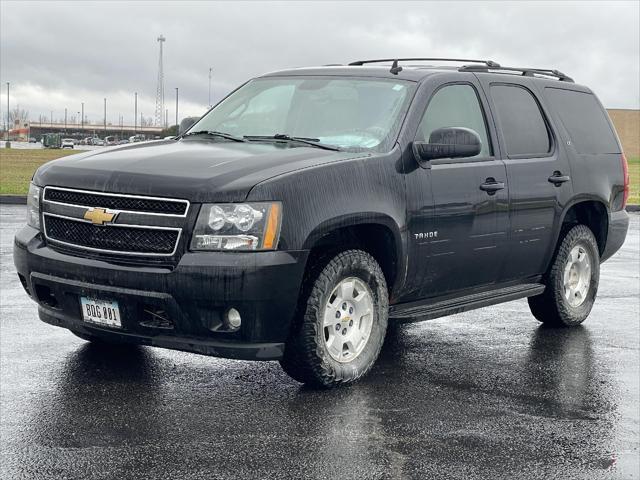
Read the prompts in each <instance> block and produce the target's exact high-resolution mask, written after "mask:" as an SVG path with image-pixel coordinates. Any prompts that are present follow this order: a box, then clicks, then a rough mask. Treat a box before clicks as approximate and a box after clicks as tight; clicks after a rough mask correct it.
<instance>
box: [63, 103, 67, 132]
mask: <svg viewBox="0 0 640 480" xmlns="http://www.w3.org/2000/svg"><path fill="white" fill-rule="evenodd" d="M64 133H67V107H64Z"/></svg>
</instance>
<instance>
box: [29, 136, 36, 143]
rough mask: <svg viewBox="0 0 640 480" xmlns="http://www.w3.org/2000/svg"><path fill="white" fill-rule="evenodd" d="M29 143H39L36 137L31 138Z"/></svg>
mask: <svg viewBox="0 0 640 480" xmlns="http://www.w3.org/2000/svg"><path fill="white" fill-rule="evenodd" d="M29 143H37V140H36V138H35V137H29Z"/></svg>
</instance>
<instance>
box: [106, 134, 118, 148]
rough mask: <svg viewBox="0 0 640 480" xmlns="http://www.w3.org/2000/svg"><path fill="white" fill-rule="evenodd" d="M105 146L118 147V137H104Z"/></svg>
mask: <svg viewBox="0 0 640 480" xmlns="http://www.w3.org/2000/svg"><path fill="white" fill-rule="evenodd" d="M104 144H105V145H107V146H108V145H117V144H118V141H117V140H116V137H114V136H112V135H110V136H108V137H104Z"/></svg>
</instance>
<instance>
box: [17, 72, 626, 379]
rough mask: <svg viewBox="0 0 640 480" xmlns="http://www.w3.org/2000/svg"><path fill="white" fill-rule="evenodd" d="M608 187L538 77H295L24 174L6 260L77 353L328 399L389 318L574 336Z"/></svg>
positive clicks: (616, 175)
mask: <svg viewBox="0 0 640 480" xmlns="http://www.w3.org/2000/svg"><path fill="white" fill-rule="evenodd" d="M450 61H453V62H457V65H458V66H453V67H442V66H430V65H428V64H430V63H434V62H438V63H445V62H450ZM460 64H463V65H462V66H459V65H460ZM628 183H629V179H628V174H627V164H626V160H625V158H624V156H623V153H622V150H621V148H620V143H619V141H618V139H617V137H616V134H615V131H614V128H613V127H612V125H611V122H610V120H609V118H608V117H607V114H606V112H605V110H604V109H603V108H602V105H601V104H600V102H599V101H598V99H597V98H596V96H595V95H594V94H593V93H592V92H591V90H589V89H588V88H586V87H583V86H579V85H576V84H575V83H573V81H572V80H571V79H570V78H569V77H567V76H566V75H564V74H562V73H560V72H558V71H555V70H541V69H528V68H508V67H501V66H500V65H498V64H496V63H495V62H491V61H475V60H450V59H390V60H389V59H388V60H372V61H358V62H354V63H351V64H349V65H345V66H326V67H318V68H305V69H296V70H289V71H283V72H277V73H270V74H268V75H265V76H263V77H260V78H256V79H253V80H251V81H249V82H247V83H245V84H244V85H242V86H241V87H240V88H238V89H237V90H235V91H234V92H233V93H231V94H230V95H229V96H227V97H226V98H225V99H224V100H222V101H221V102H220V103H219V104H218V105H216V106H215V107H214V108H212V109H211V110H210V111H209V112H208V113H207V114H206V115H205V116H203V117H202V118H201V119H200V120H198V121H197V122H196V123H195V124H194V125H193V126H192V127H191V128H190V129H189V130H188V131H187V132H186V133H184V134H182V135H180V136H179V137H178V138H176V139H171V140H163V141H156V142H147V143H140V144H135V145H127V146H122V147H114V148H110V149H106V150H102V151H91V152H86V153H82V154H78V155H74V156H71V157H66V158H64V159H60V160H57V161H54V162H51V163H48V164H46V165H44V166H42V167H41V168H40V169H39V170H38V171H37V172H36V174H35V175H34V177H33V182H32V184H31V189H30V192H29V198H28V225H27V226H26V227H25V228H24V229H22V230H21V231H20V232H19V233H18V234H17V235H16V239H15V244H16V248H15V254H14V255H15V264H16V267H17V271H18V274H19V277H20V280H21V282H22V284H23V286H24V288H25V290H26V291H27V293H28V294H29V295H31V296H32V297H33V299H34V300H36V301H37V302H38V305H39V314H40V318H41V319H42V320H43V321H44V322H47V323H50V324H52V325H58V326H62V327H65V328H68V329H69V330H71V331H72V332H73V333H75V334H76V335H78V336H79V337H81V338H83V339H86V340H90V341H94V342H106V343H109V342H114V343H116V342H130V343H136V344H144V345H153V346H157V347H166V348H174V349H179V350H185V351H190V352H196V353H201V354H206V355H214V356H220V357H228V358H237V359H250V360H279V361H280V363H281V365H282V366H283V368H284V369H285V370H286V371H287V373H289V374H290V375H291V376H292V377H293V378H295V379H296V380H299V381H301V382H306V383H310V384H315V385H321V386H333V385H338V384H345V383H349V382H353V381H355V380H357V379H358V378H360V377H361V376H363V375H364V374H365V373H367V371H368V370H369V369H370V368H371V367H372V365H373V364H374V362H375V360H376V357H377V356H378V353H379V352H380V348H381V347H382V343H383V341H384V338H385V332H386V330H387V325H388V322H405V321H416V320H424V319H430V318H435V317H441V316H444V315H449V314H453V313H457V312H461V311H465V310H469V309H474V308H479V307H485V306H488V305H492V304H497V303H501V302H507V301H510V300H514V299H518V298H524V297H528V298H529V305H530V307H531V311H532V312H533V315H534V316H535V317H536V318H537V319H538V320H540V321H542V322H545V323H548V324H550V325H556V326H574V325H577V324H579V323H581V322H582V321H584V320H585V318H586V317H587V316H588V315H589V312H590V310H591V307H592V305H593V302H594V300H595V297H596V292H597V289H598V277H599V268H600V263H601V262H602V261H604V260H606V259H607V258H609V257H610V256H611V255H612V254H613V253H614V252H616V250H618V248H620V246H621V245H622V243H623V241H624V239H625V235H626V232H627V227H628V216H627V213H626V212H625V210H624V208H625V203H626V199H627V195H628V188H629V187H628Z"/></svg>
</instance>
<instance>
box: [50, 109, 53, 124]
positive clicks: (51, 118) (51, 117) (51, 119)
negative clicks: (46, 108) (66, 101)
mask: <svg viewBox="0 0 640 480" xmlns="http://www.w3.org/2000/svg"><path fill="white" fill-rule="evenodd" d="M49 120H50V121H51V125H52V126H53V110H51V116H50V117H49Z"/></svg>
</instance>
